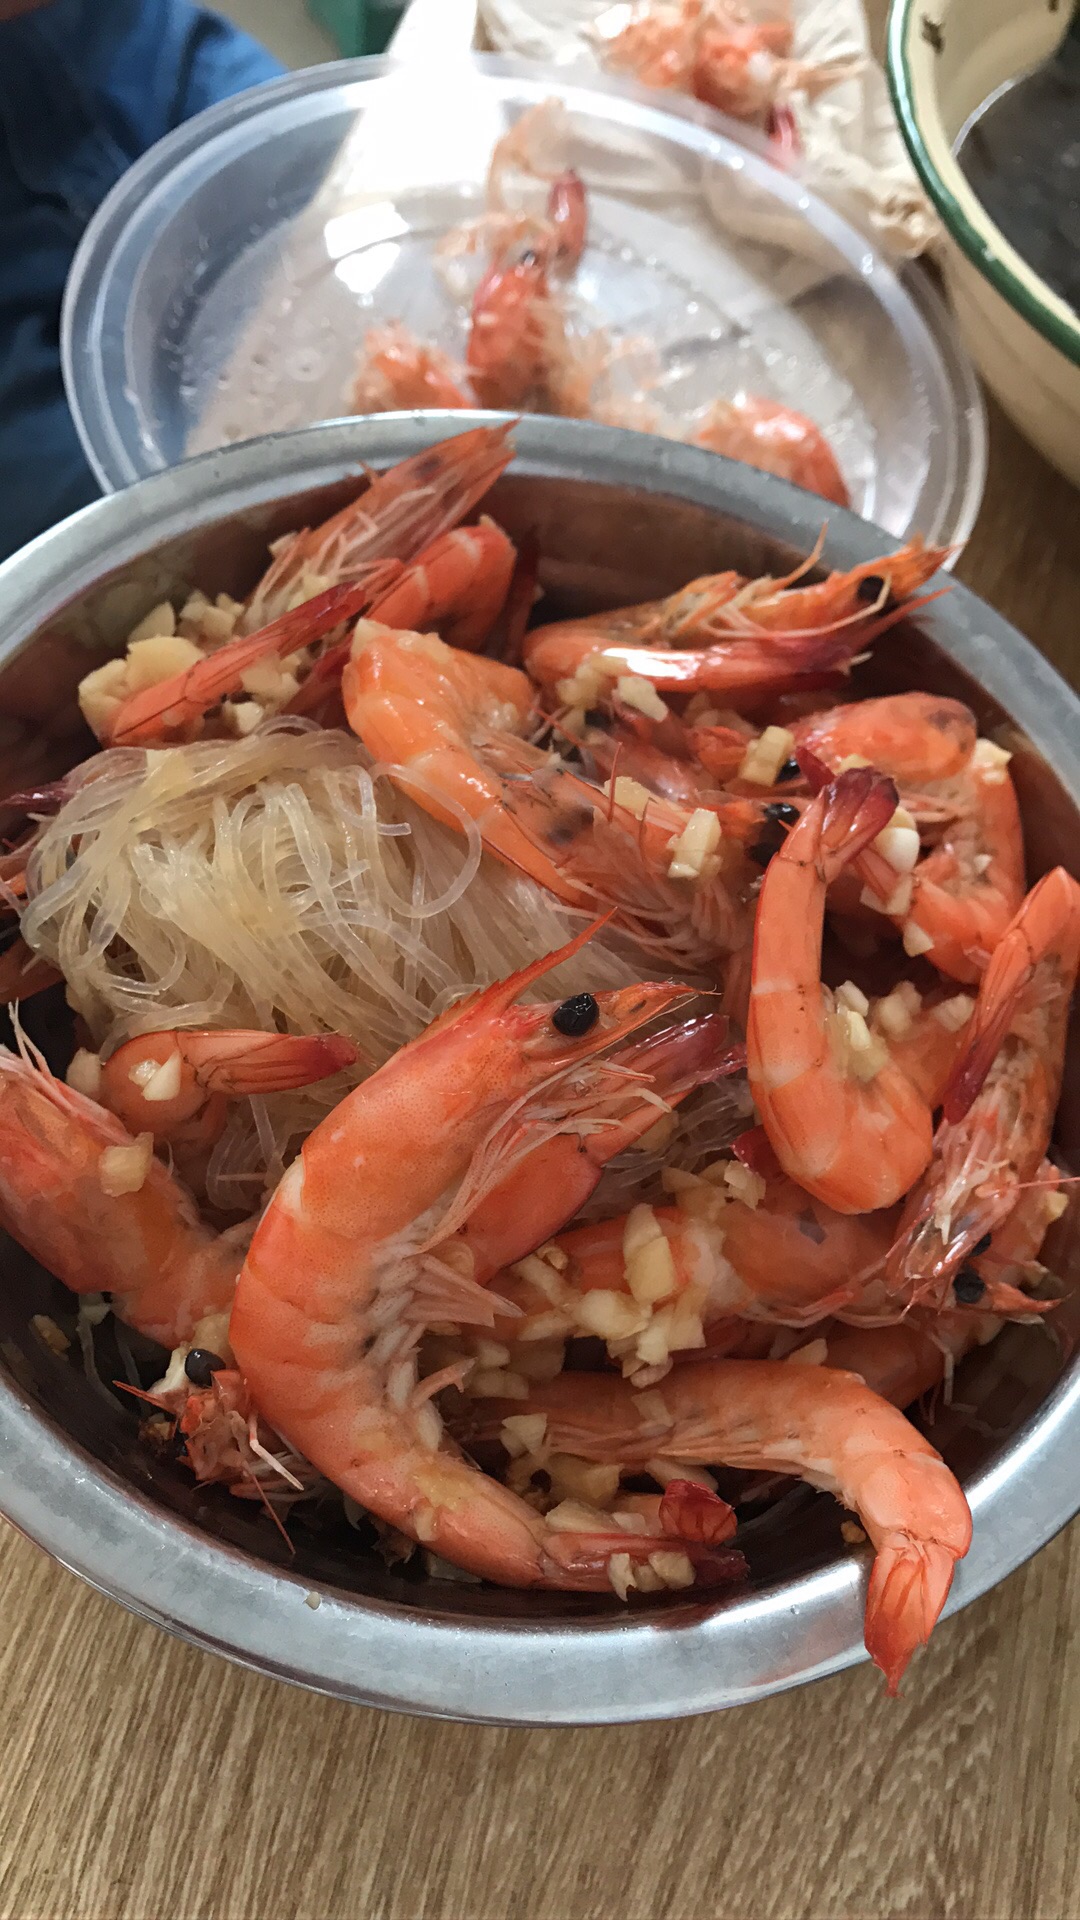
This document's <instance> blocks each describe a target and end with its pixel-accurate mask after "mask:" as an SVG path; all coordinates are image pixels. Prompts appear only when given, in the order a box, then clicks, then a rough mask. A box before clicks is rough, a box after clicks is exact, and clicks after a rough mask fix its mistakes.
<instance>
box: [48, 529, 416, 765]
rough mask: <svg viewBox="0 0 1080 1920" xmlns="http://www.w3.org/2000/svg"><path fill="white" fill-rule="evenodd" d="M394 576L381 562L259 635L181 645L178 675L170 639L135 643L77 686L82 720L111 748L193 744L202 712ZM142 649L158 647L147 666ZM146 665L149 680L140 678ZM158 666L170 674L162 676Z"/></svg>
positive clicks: (359, 607)
mask: <svg viewBox="0 0 1080 1920" xmlns="http://www.w3.org/2000/svg"><path fill="white" fill-rule="evenodd" d="M396 572H397V568H396V567H392V566H390V565H389V564H388V563H386V562H380V563H379V564H378V565H376V566H373V567H370V568H368V569H367V570H366V573H367V577H366V578H365V579H363V580H357V581H354V582H352V583H351V584H350V585H348V586H336V587H329V588H327V589H326V591H325V592H324V593H319V594H316V596H315V598H314V599H311V600H305V601H304V602H303V603H302V604H301V605H299V606H296V607H293V608H292V610H291V612H289V613H285V614H282V615H281V617H280V619H278V620H275V621H272V622H271V624H270V625H269V626H268V627H264V628H263V629H262V631H261V632H260V633H253V634H251V635H249V636H248V637H247V638H246V639H244V638H242V639H237V640H230V641H227V642H226V644H225V645H224V646H222V647H219V648H218V649H217V651H216V652H215V653H208V654H203V653H200V651H199V649H198V647H196V646H195V645H194V644H193V643H192V642H190V641H187V640H180V641H179V646H180V647H181V648H185V649H186V650H187V651H186V658H187V664H186V665H181V666H180V667H179V668H178V669H177V670H175V671H174V670H173V667H172V665H171V664H170V663H171V662H172V661H173V659H174V658H175V646H176V643H175V642H167V643H166V644H167V647H168V649H169V650H168V652H165V651H163V650H161V649H158V648H155V642H154V640H153V639H149V640H136V641H133V642H132V643H131V644H130V646H129V648H128V652H127V656H126V658H124V659H123V660H110V661H108V662H107V663H106V665H105V666H103V667H98V668H97V669H96V671H95V672H93V673H90V674H87V676H86V679H85V680H84V681H83V682H82V685H81V686H80V688H79V704H80V706H81V707H82V710H83V715H84V717H85V719H86V722H87V724H88V726H90V727H92V728H93V731H94V732H95V733H96V734H97V737H98V739H99V740H100V741H101V743H102V745H103V746H108V747H112V746H124V747H137V746H165V745H170V744H172V743H173V742H175V741H178V740H197V739H198V738H199V735H200V734H201V733H202V731H203V729H204V726H205V723H206V717H207V715H208V714H209V713H210V712H211V711H212V709H213V708H214V707H215V706H216V705H217V704H218V702H219V701H221V700H224V699H226V698H227V697H228V696H229V695H232V694H237V693H239V692H240V691H241V690H242V688H243V687H244V682H245V679H247V678H249V677H250V676H251V675H252V674H254V673H258V672H260V671H262V672H265V670H266V666H267V663H269V662H271V661H274V660H281V659H283V658H286V657H287V656H289V655H290V654H293V653H295V652H297V651H298V650H301V649H303V648H305V647H308V646H312V645H314V644H315V642H316V641H318V640H321V639H323V638H324V636H325V635H327V634H328V633H332V632H333V631H334V629H335V628H336V627H340V626H341V624H342V622H343V621H345V620H349V619H353V618H355V616H356V615H357V614H359V613H363V612H364V611H366V609H367V608H368V607H370V605H371V603H372V601H373V600H375V599H378V598H379V596H380V595H381V593H382V591H383V589H384V588H385V587H386V586H387V585H389V582H390V580H391V579H393V578H394V577H395V575H396ZM147 647H149V648H153V649H155V650H154V652H153V654H152V657H151V658H150V659H149V660H145V661H144V655H143V653H142V652H141V651H140V650H141V649H143V648H147ZM144 664H145V666H146V669H147V671H148V673H149V676H150V677H149V679H148V680H147V679H144V678H143V669H144ZM162 667H164V668H166V669H167V670H166V671H161V668H162ZM114 669H115V671H114ZM291 684H292V685H293V686H295V682H292V683H291Z"/></svg>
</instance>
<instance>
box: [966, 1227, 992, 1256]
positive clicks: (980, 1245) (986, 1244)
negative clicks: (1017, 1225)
mask: <svg viewBox="0 0 1080 1920" xmlns="http://www.w3.org/2000/svg"><path fill="white" fill-rule="evenodd" d="M993 1237H994V1236H993V1234H990V1233H984V1234H983V1237H982V1239H981V1240H976V1242H975V1245H974V1246H973V1247H972V1249H971V1257H972V1259H973V1260H977V1259H978V1257H979V1255H980V1253H988V1252H989V1251H990V1242H991V1240H992V1239H993Z"/></svg>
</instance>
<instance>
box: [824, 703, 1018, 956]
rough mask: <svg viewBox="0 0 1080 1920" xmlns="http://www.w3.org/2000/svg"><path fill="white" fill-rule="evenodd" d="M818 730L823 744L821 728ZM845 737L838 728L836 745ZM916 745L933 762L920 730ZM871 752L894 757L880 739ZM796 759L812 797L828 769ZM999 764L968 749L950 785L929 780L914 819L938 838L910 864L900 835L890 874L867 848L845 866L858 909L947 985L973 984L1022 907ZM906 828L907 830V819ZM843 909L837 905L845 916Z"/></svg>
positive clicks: (993, 756) (987, 748) (1009, 794)
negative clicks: (893, 932) (890, 927)
mask: <svg viewBox="0 0 1080 1920" xmlns="http://www.w3.org/2000/svg"><path fill="white" fill-rule="evenodd" d="M904 697H905V696H898V698H901V699H902V698H904ZM886 704H887V703H886ZM838 711H839V712H841V713H843V711H844V710H843V709H838ZM852 711H854V709H853V710H852ZM824 731H825V733H826V738H827V731H828V730H827V728H826V729H825V730H824ZM879 731H882V732H884V731H887V730H879ZM919 731H920V729H919V728H918V727H915V728H913V735H914V736H915V739H914V741H913V755H912V758H911V760H910V761H909V764H911V765H915V766H917V764H918V760H919V755H920V752H921V751H922V749H920V747H919V746H918V744H917V736H918V734H919ZM966 731H967V729H966V726H965V727H963V729H962V730H961V732H960V735H959V737H956V738H955V744H956V746H957V747H958V748H959V746H960V744H961V741H962V739H963V736H964V735H965V734H966ZM847 732H848V729H847V728H841V730H840V734H839V736H838V737H840V738H842V737H844V735H845V734H846V733H847ZM922 738H923V741H924V744H925V748H926V759H927V761H928V762H931V763H932V761H933V758H934V752H935V749H934V746H933V744H932V743H931V741H930V739H929V736H928V732H927V731H926V730H923V731H922ZM879 745H880V746H881V747H882V748H883V753H882V758H884V759H889V758H890V757H891V758H893V759H898V758H900V757H901V755H900V753H899V752H898V751H897V750H896V747H895V744H894V746H893V749H892V752H891V753H890V745H889V742H888V740H887V739H886V738H884V737H883V738H881V739H880V740H879ZM947 751H948V749H947V748H946V752H947ZM797 758H798V762H799V766H800V768H802V769H803V770H804V771H805V772H806V774H807V775H808V777H809V780H810V784H811V786H812V787H813V788H815V789H820V787H821V786H822V785H824V784H825V782H826V781H827V779H828V768H827V767H826V766H825V764H824V763H823V762H822V761H821V760H819V759H818V757H817V755H816V753H814V752H811V751H809V749H808V748H807V747H806V746H805V745H800V746H799V748H798V750H797ZM1008 760H1009V755H1008V754H1007V753H1005V752H1003V751H1002V749H1001V748H1000V747H996V746H995V745H994V744H993V742H992V741H990V740H976V741H975V743H974V746H973V748H972V750H971V752H970V754H969V755H968V757H967V760H966V763H965V764H964V765H962V766H961V768H960V770H959V771H958V772H957V773H956V774H955V775H954V776H952V777H951V778H939V779H937V780H936V781H935V780H933V779H930V780H928V781H927V783H926V787H925V788H924V790H923V791H922V792H921V793H920V794H919V795H917V796H914V795H913V796H911V805H912V807H913V808H915V810H916V812H917V813H918V814H919V815H920V816H921V818H922V820H923V821H924V822H925V823H927V824H928V825H930V826H932V827H934V828H935V829H936V830H937V831H938V832H939V838H938V840H937V844H936V845H935V846H934V847H933V848H932V849H931V850H930V851H929V852H928V853H926V854H925V855H924V856H923V857H922V858H921V859H920V860H919V861H918V864H915V856H916V853H917V847H916V845H915V840H914V836H909V844H908V846H907V849H906V852H907V858H906V860H905V862H904V864H903V869H902V871H899V872H898V871H897V870H896V866H895V864H894V863H893V862H894V859H895V855H894V856H892V857H890V856H888V855H887V854H886V853H885V852H884V851H879V850H878V849H867V850H866V851H865V852H863V853H862V854H860V855H859V857H858V859H857V860H856V861H855V862H854V863H853V866H852V870H851V874H850V876H849V879H851V880H855V879H857V880H858V882H859V883H861V886H862V889H863V890H862V892H861V894H860V895H859V896H858V899H859V901H860V903H861V905H862V906H863V907H865V908H867V909H870V910H873V911H874V912H877V913H879V914H887V915H888V917H889V918H890V919H891V920H892V921H893V924H894V925H895V926H896V927H897V929H898V930H899V931H900V932H901V933H902V935H903V940H904V947H905V950H906V951H907V952H908V953H909V954H911V955H912V956H915V955H920V954H921V955H925V957H926V958H927V959H928V960H930V961H931V962H932V963H933V964H934V965H935V966H936V967H937V968H938V969H939V971H940V972H942V973H946V974H948V975H949V976H950V977H951V978H952V979H954V980H961V981H964V982H974V981H977V980H978V978H979V976H980V974H981V973H982V970H983V968H984V967H985V965H986V962H987V959H988V958H989V955H990V954H991V952H992V951H993V949H994V946H995V945H996V943H997V941H998V940H999V939H1000V937H1001V935H1002V933H1003V932H1004V930H1005V928H1006V927H1007V925H1008V923H1009V921H1010V919H1011V918H1012V916H1013V914H1014V913H1015V912H1016V910H1017V908H1018V906H1019V905H1020V901H1021V899H1022V898H1023V888H1024V846H1023V835H1022V831H1021V826H1020V812H1019V808H1018V806H1017V801H1016V792H1015V789H1014V787H1013V784H1012V779H1011V776H1010V774H1009V771H1008ZM875 764H880V763H879V762H877V761H875ZM883 770H884V769H883ZM888 771H891V768H890V769H888ZM905 824H906V825H907V826H908V827H913V826H915V824H916V822H915V818H914V816H913V817H912V818H911V819H910V820H909V821H907V822H906V823H905ZM837 904H839V903H837ZM851 904H852V903H851V901H850V900H846V899H845V901H844V903H843V907H844V910H845V911H848V910H849V909H850V906H851Z"/></svg>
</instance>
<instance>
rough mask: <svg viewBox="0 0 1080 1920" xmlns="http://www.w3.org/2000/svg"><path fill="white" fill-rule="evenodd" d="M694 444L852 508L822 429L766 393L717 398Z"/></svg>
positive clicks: (696, 431)
mask: <svg viewBox="0 0 1080 1920" xmlns="http://www.w3.org/2000/svg"><path fill="white" fill-rule="evenodd" d="M693 440H694V444H695V445H696V446H699V447H706V448H707V449H708V451H709V452H710V453H722V454H723V455H724V456H725V457H726V458H727V459H728V460H741V461H742V462H743V464H744V466H748V467H758V468H760V469H762V470H763V471H764V472H765V473H775V474H777V475H778V477H779V478H780V479H781V480H790V481H791V483H792V485H793V486H796V487H803V488H804V489H805V491H806V492H807V493H817V494H820V496H821V498H822V499H823V500H834V501H835V502H836V505H837V506H838V507H847V506H850V504H851V501H850V496H849V494H848V490H847V486H846V484H845V482H844V477H843V475H842V473H841V472H840V467H839V464H838V462H837V458H836V455H835V454H834V452H833V450H832V448H831V447H830V445H829V442H828V440H827V439H826V438H825V435H824V434H823V433H822V431H821V428H820V427H817V426H815V425H814V422H813V421H812V420H809V419H807V416H806V415H805V414H804V413H799V412H797V411H796V409H795V408H794V407H787V406H784V405H783V404H782V403H781V402H780V401H778V400H768V399H766V398H765V397H764V396H763V395H761V394H753V393H737V394H734V395H733V396H732V398H731V399H730V400H717V401H715V402H714V404H713V405H712V406H711V407H710V408H709V410H708V412H707V414H706V415H705V416H704V418H703V419H701V420H699V421H698V422H697V423H696V425H695V427H694V432H693Z"/></svg>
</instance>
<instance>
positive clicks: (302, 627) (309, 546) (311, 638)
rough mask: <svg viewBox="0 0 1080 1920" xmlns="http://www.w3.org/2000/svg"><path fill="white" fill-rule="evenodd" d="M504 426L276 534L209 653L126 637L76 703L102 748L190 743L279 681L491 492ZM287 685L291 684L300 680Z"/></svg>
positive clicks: (400, 468) (435, 450)
mask: <svg viewBox="0 0 1080 1920" xmlns="http://www.w3.org/2000/svg"><path fill="white" fill-rule="evenodd" d="M508 431H509V428H508V427H476V428H473V429H472V430H471V431H469V432H467V433H463V434H458V435H456V436H454V437H453V438H451V439H449V440H444V441H441V442H440V443H439V445H438V446H435V447H432V448H429V449H428V450H427V451H426V452H424V453H423V454H417V455H414V456H412V457H411V458H410V459H408V460H403V461H400V462H399V463H398V465H397V466H395V467H391V468H389V469H388V470H387V472H385V473H382V474H379V475H377V476H376V478H375V479H374V480H373V481H372V483H371V485H370V486H369V487H368V489H367V491H366V492H365V493H363V494H361V495H360V497H359V499H358V500H355V501H353V502H352V503H351V504H350V505H349V506H347V507H344V508H342V510H341V512H340V513H337V514H335V515H334V516H333V517H332V518H331V519H329V520H327V521H325V522H324V523H323V524H322V525H321V526H319V527H316V528H314V529H307V530H305V531H304V532H302V533H297V534H291V535H289V536H288V537H287V538H286V539H285V540H284V541H282V542H278V544H277V551H276V553H275V558H274V560H273V561H272V563H271V565H270V567H269V568H268V569H267V571H266V573H265V574H264V575H263V578H262V580H261V581H260V582H259V584H258V586H257V587H256V588H255V590H254V592H253V593H252V594H251V595H250V597H249V599H248V602H247V605H246V608H245V609H243V610H241V611H242V617H241V619H240V620H239V630H238V631H237V632H236V633H235V634H234V635H233V637H232V638H230V639H228V640H227V641H226V642H225V643H224V644H223V645H219V646H217V648H216V650H215V651H213V652H206V651H205V649H202V648H200V647H199V646H198V645H196V643H195V642H194V641H190V640H186V639H184V638H183V637H182V636H178V635H174V634H172V633H171V632H170V633H169V634H166V635H164V636H161V637H160V638H159V637H158V636H154V635H151V636H148V637H147V638H146V639H145V640H143V639H137V640H134V641H132V642H131V643H130V644H129V647H128V651H127V654H126V656H125V657H124V658H123V659H119V660H111V661H108V662H107V663H106V665H105V666H103V667H100V668H98V669H96V670H95V671H94V672H93V673H91V674H88V675H87V676H86V678H85V679H84V680H83V682H82V684H81V686H80V688H79V702H80V705H81V707H82V710H83V713H84V716H85V718H86V720H87V723H88V725H89V726H90V727H91V728H92V729H93V731H94V732H95V733H96V734H97V736H98V738H99V740H102V741H104V742H106V743H107V744H112V743H120V744H123V745H129V746H134V745H138V744H140V743H141V742H147V743H151V744H153V743H157V742H159V741H161V740H167V739H191V738H196V737H197V736H198V734H199V733H200V732H201V731H202V728H203V725H204V722H205V718H206V715H207V713H208V712H209V711H210V710H211V709H212V708H214V707H215V706H216V705H217V704H218V703H219V702H220V701H222V700H223V699H226V698H227V697H230V696H234V695H236V694H238V693H240V692H241V691H242V690H246V691H248V692H252V691H256V692H257V691H258V690H259V685H260V679H265V676H266V673H267V670H268V669H269V670H270V671H271V678H272V681H273V683H274V685H275V687H278V686H279V683H280V664H279V663H282V662H284V661H285V660H288V659H289V658H290V657H291V656H293V655H295V656H296V658H297V662H298V663H299V662H300V661H301V660H302V659H303V657H304V654H305V651H306V650H307V649H309V648H310V647H311V646H312V645H313V644H314V643H316V642H318V641H320V640H322V639H323V638H324V637H326V636H327V635H328V634H330V633H332V632H333V631H334V629H335V628H337V627H340V626H341V624H342V622H343V621H346V620H348V619H350V618H355V617H356V615H357V614H358V613H360V612H361V611H362V610H364V609H367V608H370V607H372V606H377V605H378V603H379V600H380V598H381V597H382V595H383V593H384V591H385V589H386V588H387V587H388V586H390V584H391V583H392V582H393V581H394V580H395V579H396V578H397V576H398V574H399V573H400V571H401V568H402V565H403V564H404V563H406V562H410V561H413V560H415V559H416V558H417V556H418V555H420V554H422V553H423V550H424V549H425V548H426V547H429V546H430V545H431V543H432V542H433V541H434V540H436V539H437V538H438V536H439V535H440V534H441V533H443V532H446V531H448V530H449V529H450V528H452V527H453V526H454V525H455V524H456V523H457V521H458V520H460V519H462V518H463V517H464V515H465V514H466V513H467V512H468V511H469V509H470V508H471V507H472V506H473V505H474V503H475V502H476V501H477V500H478V499H480V498H481V496H482V495H483V494H484V493H486V492H487V489H488V488H489V487H490V486H491V484H492V482H493V481H494V480H496V479H497V478H498V476H499V474H500V473H501V472H502V471H503V468H504V467H505V466H507V464H508V463H509V461H510V459H511V457H512V454H511V450H510V449H509V448H507V446H506V444H505V441H506V436H507V433H508ZM289 690H290V691H293V692H295V691H296V683H295V682H293V683H292V686H291V689H289ZM287 697H288V694H287V693H286V698H287ZM280 704H285V700H284V699H283V700H281V701H280ZM259 717H261V715H260V710H259V708H258V707H256V709H255V714H254V718H255V719H256V720H257V719H258V718H259ZM238 730H242V729H240V728H238Z"/></svg>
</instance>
